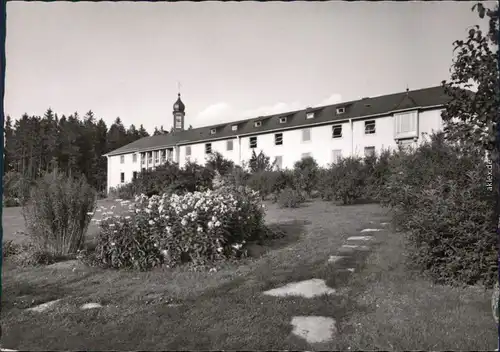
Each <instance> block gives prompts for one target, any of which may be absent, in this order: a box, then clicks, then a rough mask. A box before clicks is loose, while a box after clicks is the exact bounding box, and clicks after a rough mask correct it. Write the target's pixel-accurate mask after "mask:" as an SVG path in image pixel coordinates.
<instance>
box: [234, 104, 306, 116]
mask: <svg viewBox="0 0 500 352" xmlns="http://www.w3.org/2000/svg"><path fill="white" fill-rule="evenodd" d="M301 108H302V104H300V103H299V102H294V103H289V104H288V103H283V102H280V103H276V104H274V105H270V106H261V107H260V108H256V109H251V110H246V111H243V112H242V114H241V116H242V117H243V118H251V117H258V116H266V115H274V114H280V113H282V112H287V111H294V110H299V109H301Z"/></svg>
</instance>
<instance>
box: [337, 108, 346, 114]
mask: <svg viewBox="0 0 500 352" xmlns="http://www.w3.org/2000/svg"><path fill="white" fill-rule="evenodd" d="M344 112H345V108H337V114H338V115H340V114H343V113H344Z"/></svg>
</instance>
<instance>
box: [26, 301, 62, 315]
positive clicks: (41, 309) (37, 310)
mask: <svg viewBox="0 0 500 352" xmlns="http://www.w3.org/2000/svg"><path fill="white" fill-rule="evenodd" d="M60 301H61V299H56V300H55V301H50V302H46V303H42V304H39V305H37V306H35V307H31V308H28V309H26V310H27V311H29V312H35V313H43V312H46V311H48V310H50V309H51V308H53V307H54V306H55V305H56V304H57V303H59V302H60Z"/></svg>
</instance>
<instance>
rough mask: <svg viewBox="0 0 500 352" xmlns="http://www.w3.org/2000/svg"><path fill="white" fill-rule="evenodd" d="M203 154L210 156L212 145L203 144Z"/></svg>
mask: <svg viewBox="0 0 500 352" xmlns="http://www.w3.org/2000/svg"><path fill="white" fill-rule="evenodd" d="M205 154H212V143H207V144H205Z"/></svg>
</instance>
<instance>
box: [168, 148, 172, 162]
mask: <svg viewBox="0 0 500 352" xmlns="http://www.w3.org/2000/svg"><path fill="white" fill-rule="evenodd" d="M173 158H174V151H173V150H172V149H167V161H172V160H173Z"/></svg>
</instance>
